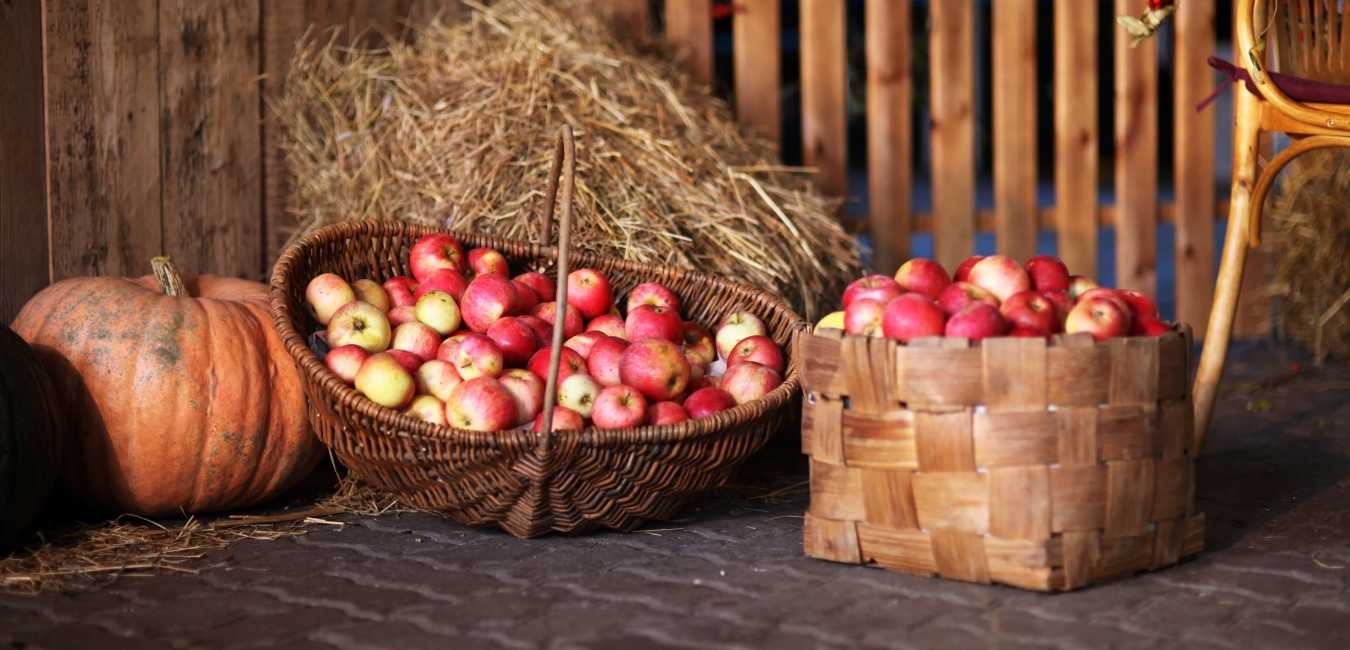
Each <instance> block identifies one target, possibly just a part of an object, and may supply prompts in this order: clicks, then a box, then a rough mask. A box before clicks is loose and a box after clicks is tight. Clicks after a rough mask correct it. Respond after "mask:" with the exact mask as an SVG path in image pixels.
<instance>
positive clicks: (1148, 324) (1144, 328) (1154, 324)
mask: <svg viewBox="0 0 1350 650" xmlns="http://www.w3.org/2000/svg"><path fill="white" fill-rule="evenodd" d="M1170 331H1172V326H1171V325H1168V324H1167V323H1165V322H1163V321H1161V320H1159V319H1157V318H1141V319H1138V320H1136V321H1135V322H1134V326H1133V327H1132V328H1131V329H1130V335H1131V336H1162V335H1163V334H1166V333H1168V332H1170ZM330 354H331V353H330Z"/></svg>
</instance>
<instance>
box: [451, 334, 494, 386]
mask: <svg viewBox="0 0 1350 650" xmlns="http://www.w3.org/2000/svg"><path fill="white" fill-rule="evenodd" d="M505 366H506V362H505V359H504V358H503V356H502V350H501V348H499V347H497V344H496V343H493V342H492V339H490V338H488V337H486V336H484V335H482V334H476V333H475V334H468V335H466V336H465V337H464V339H463V340H461V341H460V342H459V346H457V347H456V348H455V370H457V371H458V372H459V376H460V377H463V378H465V379H473V378H475V377H496V376H497V375H500V374H502V370H503V368H505Z"/></svg>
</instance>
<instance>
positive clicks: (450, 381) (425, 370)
mask: <svg viewBox="0 0 1350 650" xmlns="http://www.w3.org/2000/svg"><path fill="white" fill-rule="evenodd" d="M413 380H414V381H415V382H416V383H417V392H418V393H421V394H423V395H435V396H436V399H439V400H441V401H442V402H444V401H445V400H447V399H450V391H452V390H454V388H455V386H458V385H459V384H460V382H462V381H464V379H463V378H462V377H460V376H459V371H457V370H455V366H454V365H453V364H451V363H449V362H446V361H441V360H440V359H432V360H431V361H424V362H423V363H422V365H420V366H418V367H417V374H416V375H414V376H413Z"/></svg>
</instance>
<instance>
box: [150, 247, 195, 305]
mask: <svg viewBox="0 0 1350 650" xmlns="http://www.w3.org/2000/svg"><path fill="white" fill-rule="evenodd" d="M150 269H151V270H152V271H154V273H155V279H157V280H159V290H160V291H162V292H164V295H166V296H186V295H188V292H187V287H186V286H185V285H184V284H183V275H182V274H181V273H179V272H178V266H177V265H176V264H174V263H173V260H172V259H170V258H169V256H168V255H159V256H157V257H152V258H150Z"/></svg>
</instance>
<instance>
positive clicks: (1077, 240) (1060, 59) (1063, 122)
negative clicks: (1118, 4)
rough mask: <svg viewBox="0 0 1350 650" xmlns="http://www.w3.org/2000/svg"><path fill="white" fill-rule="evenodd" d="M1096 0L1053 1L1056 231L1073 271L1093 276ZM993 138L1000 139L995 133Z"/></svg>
mask: <svg viewBox="0 0 1350 650" xmlns="http://www.w3.org/2000/svg"><path fill="white" fill-rule="evenodd" d="M1098 38H1099V35H1098V34H1097V3H1095V2H1061V3H1058V4H1056V5H1055V55H1054V56H1055V229H1056V230H1057V231H1058V232H1059V241H1058V246H1057V251H1058V253H1059V256H1060V258H1061V259H1063V260H1064V263H1065V264H1067V265H1068V266H1069V268H1070V269H1073V270H1074V272H1075V273H1084V274H1087V275H1091V276H1094V277H1095V276H1096V275H1097V164H1098V160H1097V155H1098V154H1097V147H1098V143H1097V39H1098ZM994 137H995V138H998V137H1000V135H999V134H997V133H996V134H994Z"/></svg>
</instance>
